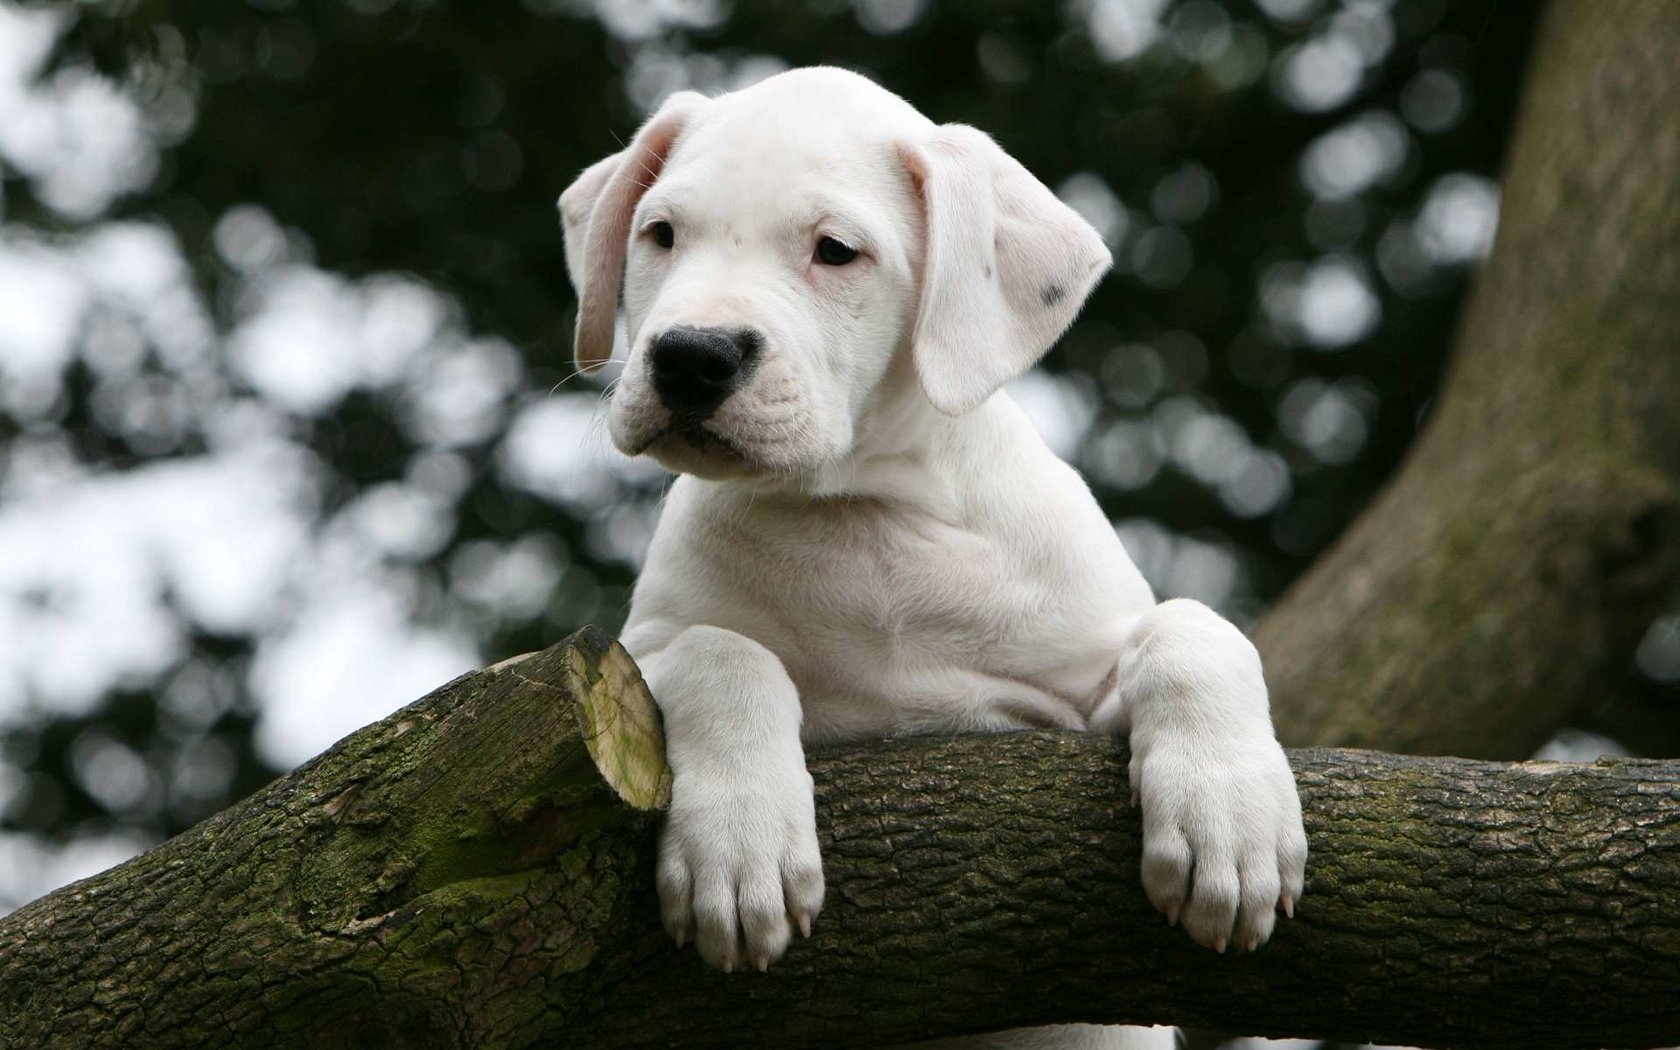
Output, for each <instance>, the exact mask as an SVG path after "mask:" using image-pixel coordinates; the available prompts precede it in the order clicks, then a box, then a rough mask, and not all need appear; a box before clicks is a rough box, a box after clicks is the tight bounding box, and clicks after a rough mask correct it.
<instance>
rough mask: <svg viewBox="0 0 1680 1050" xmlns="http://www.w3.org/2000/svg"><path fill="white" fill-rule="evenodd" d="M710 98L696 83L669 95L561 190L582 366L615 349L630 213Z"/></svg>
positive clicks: (603, 359)
mask: <svg viewBox="0 0 1680 1050" xmlns="http://www.w3.org/2000/svg"><path fill="white" fill-rule="evenodd" d="M705 104H706V97H705V96H704V95H699V94H696V93H695V92H692V91H679V92H677V93H676V94H674V95H672V96H671V97H670V98H669V99H667V100H666V101H665V104H664V105H663V106H660V107H659V112H657V113H655V114H654V115H653V116H651V117H649V118H648V121H647V123H646V124H643V125H642V128H641V130H640V131H638V132H636V137H635V138H633V139H631V140H630V145H628V146H626V147H625V148H624V149H622V150H620V151H619V152H617V153H614V154H613V155H612V156H610V157H607V158H606V159H605V160H599V161H596V162H595V163H594V164H592V165H590V166H589V167H588V168H585V169H584V172H583V174H582V175H579V176H578V177H577V179H576V180H574V181H573V182H572V184H571V185H570V186H568V187H566V192H564V193H562V194H561V195H560V223H561V226H562V227H563V228H564V232H565V235H566V273H567V275H568V276H570V277H571V279H572V287H573V288H575V289H576V290H577V294H578V321H577V337H576V339H575V340H574V342H573V348H572V355H573V361H574V362H575V363H576V365H577V367H578V369H579V370H581V371H584V372H593V371H595V370H596V369H597V368H600V367H601V366H602V365H604V364H606V363H607V359H608V358H610V357H611V356H612V340H613V322H614V320H615V318H617V316H618V288H619V284H620V282H621V280H622V279H623V276H624V257H625V254H626V252H627V250H628V247H629V240H630V217H631V216H632V215H633V214H635V211H636V205H637V203H639V202H640V201H641V199H642V195H643V194H645V193H647V191H648V187H650V186H652V185H653V183H654V180H655V179H657V178H659V172H660V170H661V169H663V168H664V167H665V158H666V156H668V155H669V154H670V152H671V149H672V147H673V146H675V145H676V141H677V137H678V136H679V135H681V134H682V132H683V129H684V128H686V127H687V126H688V124H689V121H690V120H691V119H693V117H694V114H695V113H696V112H698V111H699V109H700V107H702V106H704V105H705Z"/></svg>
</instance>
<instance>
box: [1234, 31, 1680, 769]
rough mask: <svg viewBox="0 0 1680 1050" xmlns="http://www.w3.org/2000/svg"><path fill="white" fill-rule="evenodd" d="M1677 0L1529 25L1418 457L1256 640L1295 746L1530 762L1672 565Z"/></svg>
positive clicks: (1667, 580) (1677, 535)
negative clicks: (1481, 232) (1500, 167)
mask: <svg viewBox="0 0 1680 1050" xmlns="http://www.w3.org/2000/svg"><path fill="white" fill-rule="evenodd" d="M1676 54H1680V4H1677V3H1668V2H1657V3H1651V2H1648V0H1568V2H1560V3H1556V4H1554V5H1553V6H1552V7H1551V8H1550V9H1549V11H1548V13H1547V16H1546V17H1545V18H1544V19H1543V21H1542V27H1541V31H1540V37H1539V40H1538V41H1537V46H1536V49H1535V53H1534V58H1533V66H1532V70H1531V74H1530V77H1529V81H1528V85H1527V88H1526V94H1525V98H1524V103H1523V107H1522V110H1521V113H1520V115H1519V117H1518V123H1517V130H1516V134H1515V138H1514V142H1513V146H1512V151H1511V154H1510V156H1509V158H1508V162H1507V172H1506V177H1505V180H1504V185H1503V188H1502V193H1503V199H1502V204H1501V214H1500V227H1499V235H1498V238H1497V240H1496V243H1495V244H1494V248H1493V253H1492V255H1491V257H1490V258H1489V259H1488V261H1487V264H1486V266H1485V268H1484V269H1483V271H1482V273H1481V275H1480V278H1479V280H1478V281H1477V285H1476V288H1475V291H1474V294H1473V295H1472V297H1471V299H1470V302H1469V304H1468V307H1467V311H1466V314H1465V318H1464V322H1463V328H1462V331H1461V332H1460V335H1459V339H1458V344H1457V346H1456V348H1455V352H1454V359H1453V363H1452V366H1451V369H1450V371H1449V374H1448V376H1447V378H1446V381H1445V384H1444V387H1443V391H1442V394H1441V397H1440V398H1439V401H1438V403H1437V406H1436V407H1435V409H1434V413H1433V418H1432V419H1431V421H1430V422H1429V424H1428V426H1427V427H1426V429H1425V431H1424V433H1423V434H1422V435H1421V436H1420V439H1419V442H1418V444H1417V446H1416V448H1415V449H1414V450H1413V451H1412V453H1411V454H1410V456H1409V458H1408V461H1407V462H1406V464H1405V465H1404V467H1403V468H1402V470H1401V471H1400V473H1399V474H1398V475H1397V476H1396V478H1395V480H1394V481H1393V482H1392V483H1391V484H1390V485H1389V486H1388V488H1387V489H1386V490H1385V491H1384V492H1383V493H1382V495H1381V496H1380V497H1379V498H1378V499H1377V500H1376V501H1375V502H1374V503H1373V505H1372V506H1371V507H1370V508H1369V509H1368V510H1367V511H1366V513H1365V515H1364V516H1363V517H1362V518H1361V519H1360V520H1359V521H1358V522H1356V523H1355V525H1354V526H1353V527H1352V528H1351V529H1350V530H1349V531H1348V533H1347V534H1346V535H1345V536H1344V537H1343V538H1342V539H1341V540H1340V541H1339V542H1338V543H1337V544H1336V545H1335V546H1334V547H1333V548H1332V549H1331V550H1330V551H1329V552H1328V553H1327V554H1326V555H1325V556H1324V557H1322V558H1320V559H1319V561H1318V562H1317V563H1316V564H1315V565H1314V566H1313V568H1312V569H1311V570H1310V571H1309V572H1308V573H1307V574H1306V575H1305V576H1304V577H1303V578H1302V579H1301V580H1300V581H1299V582H1298V583H1297V584H1296V585H1295V586H1294V587H1293V588H1292V589H1291V590H1290V592H1289V593H1288V594H1287V595H1286V596H1285V597H1284V598H1283V600H1282V601H1280V602H1279V603H1278V604H1277V605H1276V606H1274V607H1273V609H1272V610H1271V611H1270V612H1269V613H1268V615H1267V616H1266V617H1265V619H1264V620H1263V621H1262V622H1261V624H1260V627H1259V629H1258V631H1257V633H1256V639H1255V640H1256V642H1257V644H1258V645H1259V647H1260V650H1261V653H1262V655H1263V656H1264V657H1265V659H1266V668H1267V677H1268V679H1269V680H1270V682H1271V684H1272V694H1273V706H1274V713H1275V715H1276V718H1277V722H1278V727H1279V732H1280V735H1281V736H1282V738H1283V740H1284V742H1285V743H1286V744H1329V745H1337V746H1357V747H1380V748H1384V749H1388V750H1396V751H1407V752H1411V753H1425V754H1459V755H1473V756H1477V757H1486V758H1520V757H1523V756H1526V755H1529V754H1532V753H1533V751H1534V749H1535V748H1536V747H1537V746H1538V745H1539V744H1540V743H1542V742H1543V741H1545V740H1546V739H1547V738H1548V737H1549V736H1550V735H1551V734H1552V733H1553V732H1554V731H1555V730H1556V729H1557V728H1558V727H1559V726H1560V725H1561V724H1563V723H1564V722H1565V721H1566V720H1567V719H1568V718H1569V717H1570V716H1571V715H1573V714H1575V713H1576V712H1577V711H1578V710H1579V709H1580V708H1581V706H1582V704H1583V703H1585V702H1587V701H1590V700H1594V699H1600V698H1602V697H1603V696H1605V695H1607V694H1608V693H1610V692H1611V691H1612V690H1613V688H1614V686H1615V684H1616V683H1617V682H1618V681H1619V680H1620V677H1621V676H1622V675H1624V674H1625V673H1626V669H1627V667H1628V665H1629V661H1630V657H1631V655H1632V650H1633V646H1634V644H1635V643H1636V642H1637V641H1638V638H1639V633H1640V632H1641V631H1642V630H1643V629H1644V628H1645V627H1646V625H1647V624H1649V623H1650V622H1651V620H1652V619H1653V618H1654V617H1655V616H1656V614H1657V613H1658V612H1660V611H1661V609H1662V605H1663V603H1664V602H1665V601H1666V600H1668V599H1669V598H1670V597H1671V595H1672V593H1673V586H1674V583H1675V581H1676V579H1677V577H1680V250H1677V249H1676V246H1677V245H1680V177H1677V176H1676V172H1680V119H1676V116H1675V115H1676V114H1677V113H1680V61H1676V59H1675V56H1676Z"/></svg>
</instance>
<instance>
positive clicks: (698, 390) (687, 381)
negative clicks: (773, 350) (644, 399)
mask: <svg viewBox="0 0 1680 1050" xmlns="http://www.w3.org/2000/svg"><path fill="white" fill-rule="evenodd" d="M761 342H762V339H761V337H760V336H759V334H758V333H757V332H755V331H753V330H752V329H750V328H736V329H724V328H694V327H691V326H688V325H679V326H677V327H675V328H668V329H666V330H665V331H663V332H661V333H660V334H659V335H658V336H656V337H655V338H654V340H653V344H652V345H651V346H650V347H649V348H648V349H649V351H650V353H649V355H648V368H649V371H650V373H651V375H652V379H653V389H654V391H655V392H656V393H657V394H658V395H659V400H660V401H662V402H664V403H665V407H666V408H668V409H670V410H671V414H672V415H673V416H675V417H677V418H679V419H681V420H682V421H683V422H684V423H685V424H687V425H688V426H690V427H695V426H698V425H699V424H700V423H701V422H702V421H704V420H705V419H706V417H707V416H709V415H711V414H712V412H713V411H714V410H716V409H717V407H718V406H719V405H721V404H723V403H724V402H725V401H727V400H728V399H729V395H730V394H733V393H734V392H735V391H737V390H739V389H740V388H741V387H742V386H743V385H745V383H746V381H747V379H748V378H749V377H750V376H751V375H752V371H753V367H754V366H755V365H756V364H757V363H758V350H759V345H760V344H761Z"/></svg>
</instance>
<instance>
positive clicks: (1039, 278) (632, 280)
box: [560, 68, 1109, 478]
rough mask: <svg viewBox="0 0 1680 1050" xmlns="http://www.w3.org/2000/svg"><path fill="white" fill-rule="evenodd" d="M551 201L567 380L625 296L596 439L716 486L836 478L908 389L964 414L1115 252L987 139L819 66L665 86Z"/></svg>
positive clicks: (605, 349) (1066, 318) (593, 363)
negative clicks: (624, 343)
mask: <svg viewBox="0 0 1680 1050" xmlns="http://www.w3.org/2000/svg"><path fill="white" fill-rule="evenodd" d="M560 210H561V216H562V220H563V222H564V226H565V234H566V263H567V268H568V269H569V271H570V273H571V278H572V283H573V284H574V285H575V286H576V287H577V289H578V296H579V300H580V305H579V311H578V326H577V341H576V358H577V365H578V367H579V368H580V369H584V370H593V369H596V368H599V367H600V366H601V365H603V364H604V363H605V362H606V361H607V359H608V357H609V356H610V355H611V352H612V344H613V326H614V320H615V315H616V313H617V310H618V306H619V293H620V284H621V282H622V285H623V304H624V312H625V320H626V333H627V335H628V338H629V358H628V361H627V362H626V365H625V372H624V376H623V378H622V380H621V381H620V383H619V385H618V387H617V389H616V391H615V393H614V395H613V402H612V408H611V414H610V422H611V431H612V437H613V442H614V444H616V445H617V446H618V447H619V448H620V449H621V450H622V451H624V452H626V453H628V454H631V455H637V454H641V453H647V454H649V455H651V456H653V457H654V458H656V459H658V460H659V461H660V462H661V463H663V464H664V465H665V466H667V467H669V468H671V469H672V470H676V471H681V472H687V473H692V474H697V475H700V476H702V477H710V478H725V477H743V476H748V477H762V476H767V475H770V476H781V477H794V478H797V477H800V476H803V475H807V474H810V473H813V472H816V471H819V470H822V469H825V468H832V467H835V466H836V465H838V464H840V463H843V462H844V461H845V460H846V459H847V458H848V457H849V456H851V455H852V454H853V453H854V451H855V450H856V449H857V445H858V437H857V435H858V434H859V431H860V424H863V423H864V422H865V420H866V419H867V417H868V416H869V414H870V413H871V412H882V411H888V410H896V408H893V409H889V407H888V406H889V404H892V405H894V406H896V404H897V402H899V401H901V400H902V399H903V398H905V397H913V398H917V399H921V402H920V403H922V404H926V403H931V404H932V405H933V406H934V407H936V408H938V409H939V410H940V411H942V412H945V413H947V414H949V415H960V414H962V413H965V412H968V411H970V410H972V409H973V408H975V407H976V406H978V405H979V404H980V403H981V402H983V401H985V400H986V399H987V398H988V397H990V396H991V395H992V394H993V393H994V392H995V391H996V390H997V389H998V388H999V387H1001V386H1002V385H1003V384H1004V383H1006V382H1008V381H1009V380H1010V379H1012V378H1014V377H1015V376H1017V375H1019V374H1020V373H1021V372H1023V371H1025V370H1026V369H1027V368H1029V367H1030V366H1031V365H1032V364H1033V362H1034V361H1036V360H1037V359H1038V358H1039V357H1040V356H1041V355H1042V354H1043V353H1044V352H1045V351H1046V350H1047V349H1048V348H1049V347H1050V345H1051V344H1052V343H1053V342H1054V341H1055V340H1056V338H1057V337H1058V336H1059V335H1060V334H1061V333H1062V331H1063V330H1064V329H1065V328H1066V327H1067V326H1068V324H1069V323H1071V322H1072V320H1073V317H1074V315H1075V314H1076V313H1077V312H1078V310H1079V307H1080V305H1081V304H1082V303H1083V302H1084V300H1085V297H1086V295H1087V294H1088V293H1089V292H1090V290H1091V287H1092V286H1093V285H1094V284H1095V283H1096V281H1097V278H1098V277H1100V276H1101V274H1102V272H1103V271H1104V270H1105V269H1106V268H1107V266H1108V263H1109V253H1108V250H1107V249H1106V248H1105V247H1104V246H1103V243H1102V240H1101V238H1100V237H1099V236H1098V235H1097V233H1096V231H1095V230H1093V229H1091V227H1090V226H1089V225H1088V224H1087V223H1086V222H1085V221H1084V220H1083V219H1081V218H1080V217H1079V216H1078V215H1077V214H1076V213H1075V212H1074V211H1072V210H1071V209H1070V208H1068V207H1067V206H1066V205H1064V204H1062V203H1061V201H1059V200H1057V199H1056V197H1055V195H1054V194H1052V193H1051V192H1050V191H1049V190H1048V189H1047V188H1046V187H1045V186H1044V185H1043V184H1042V183H1040V182H1039V181H1038V180H1037V179H1035V178H1034V177H1033V176H1032V175H1031V174H1030V173H1028V172H1027V170H1026V169H1025V168H1023V167H1021V165H1020V164H1019V163H1017V162H1016V161H1015V160H1014V159H1013V158H1011V157H1010V156H1009V155H1008V154H1006V153H1004V152H1003V150H1002V149H1000V148H999V147H998V145H997V144H996V143H995V142H993V141H992V140H991V139H990V138H988V137H987V136H986V135H984V134H983V133H981V132H979V131H976V130H974V129H973V128H969V127H965V126H962V125H956V124H947V125H942V126H941V125H935V124H933V123H932V122H931V121H929V120H927V119H926V118H925V117H923V116H922V115H921V114H920V113H918V112H916V110H915V109H913V108H912V107H911V106H910V105H909V104H908V103H906V102H905V101H904V100H903V99H900V98H899V97H898V96H896V95H893V94H892V93H890V92H888V91H886V90H884V89H882V88H880V87H878V86H876V85H875V84H874V83H872V82H870V81H869V80H867V79H865V78H863V77H860V76H857V75H855V74H852V73H847V72H845V71H842V70H838V69H828V68H816V69H801V70H794V71H792V72H788V73H783V74H781V75H779V76H775V77H771V78H770V79H768V80H765V81H762V82H760V83H758V84H756V85H754V86H752V87H750V88H746V89H744V90H741V91H737V92H734V93H731V94H728V95H723V96H720V97H717V98H710V99H708V98H705V97H703V96H700V95H697V94H693V93H691V92H683V93H680V94H677V95H674V96H672V97H671V99H670V100H669V101H667V102H666V103H665V105H664V106H663V107H661V109H660V110H659V112H658V113H656V114H654V115H653V117H652V118H650V119H649V120H648V122H647V123H646V124H645V125H644V126H643V127H642V129H641V130H640V131H639V132H638V133H637V134H636V137H635V139H634V140H633V141H631V143H630V144H629V146H628V147H627V148H625V149H624V150H623V151H621V152H619V153H617V154H614V155H613V156H610V157H608V158H606V159H605V160H602V161H600V162H598V163H597V164H595V165H594V166H592V167H590V168H589V169H588V170H586V171H585V172H584V173H583V174H582V175H581V176H579V177H578V179H577V181H576V182H574V183H573V184H572V185H571V187H569V188H568V189H567V190H566V192H565V193H564V194H563V195H562V196H561V198H560ZM912 376H913V377H914V381H912V380H911V379H910V377H912Z"/></svg>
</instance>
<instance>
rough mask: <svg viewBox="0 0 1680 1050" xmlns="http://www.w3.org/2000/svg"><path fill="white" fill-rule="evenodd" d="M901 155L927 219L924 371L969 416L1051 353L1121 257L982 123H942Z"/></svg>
mask: <svg viewBox="0 0 1680 1050" xmlns="http://www.w3.org/2000/svg"><path fill="white" fill-rule="evenodd" d="M899 156H900V158H901V159H902V160H903V162H904V165H905V167H906V169H908V171H909V172H910V177H911V181H912V182H913V183H914V185H915V188H916V192H917V194H918V195H919V197H920V198H921V203H922V208H923V216H924V220H925V225H924V229H925V230H926V248H925V257H924V260H923V269H922V293H921V295H922V298H921V304H920V306H919V308H918V312H917V317H916V328H915V336H914V348H913V352H912V355H913V360H914V363H915V366H916V375H917V377H918V379H919V380H920V382H921V385H922V389H923V391H924V392H925V393H926V394H927V397H928V400H929V401H931V402H933V404H934V407H936V408H938V409H939V410H940V411H941V412H944V413H946V414H947V415H953V416H957V415H962V414H963V413H965V412H969V411H971V410H973V409H974V408H976V407H977V406H979V405H980V403H981V402H983V401H985V400H986V399H987V398H988V397H990V396H991V395H992V394H993V393H995V392H996V391H997V390H998V388H1000V387H1002V386H1003V385H1004V384H1005V383H1007V382H1009V380H1011V379H1013V378H1015V377H1016V376H1018V375H1020V374H1021V373H1022V372H1025V371H1026V370H1027V369H1028V368H1031V367H1032V365H1033V363H1034V362H1035V361H1037V360H1038V359H1039V358H1040V357H1042V356H1044V352H1045V351H1047V350H1049V349H1050V347H1051V345H1052V344H1054V343H1055V341H1056V339H1057V338H1058V337H1060V336H1061V334H1062V332H1064V331H1066V329H1067V327H1068V325H1070V324H1072V323H1073V319H1074V317H1075V316H1076V315H1078V313H1079V308H1080V307H1081V306H1082V305H1084V302H1085V297H1086V296H1088V295H1089V294H1090V292H1091V289H1092V288H1093V287H1094V286H1095V285H1096V283H1097V280H1098V279H1099V278H1100V277H1101V276H1102V275H1103V273H1104V272H1105V271H1106V270H1107V269H1108V267H1109V264H1110V263H1111V262H1112V257H1111V256H1110V255H1109V252H1108V248H1107V247H1106V246H1105V245H1104V244H1103V242H1102V238H1101V237H1100V236H1099V235H1098V234H1097V231H1096V230H1094V229H1092V228H1091V226H1090V224H1089V223H1087V222H1086V221H1085V220H1084V219H1082V218H1080V216H1079V214H1078V213H1077V212H1075V211H1074V210H1073V209H1072V208H1069V207H1068V206H1067V205H1065V204H1063V203H1062V202H1061V201H1060V200H1058V199H1057V198H1056V195H1055V194H1054V193H1051V192H1050V190H1049V188H1048V187H1046V186H1045V185H1044V184H1043V183H1042V182H1039V181H1038V179H1036V178H1034V177H1033V175H1032V173H1031V172H1029V171H1027V169H1025V168H1023V167H1022V166H1021V165H1020V163H1019V162H1017V161H1016V160H1015V159H1014V158H1013V157H1011V156H1009V154H1007V153H1005V152H1004V151H1003V149H1002V148H1001V147H1000V146H998V144H997V143H996V142H993V141H992V139H991V138H990V137H989V136H988V135H986V134H985V133H984V132H981V131H978V130H976V129H974V128H971V127H967V126H966V125H962V124H945V125H942V126H940V127H939V128H938V129H936V130H935V131H934V133H933V134H932V135H931V136H930V137H929V138H928V139H927V140H926V141H923V142H918V143H912V144H902V145H900V147H899Z"/></svg>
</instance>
